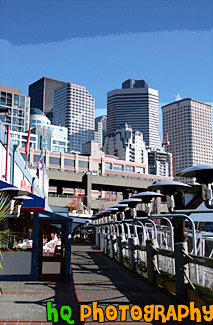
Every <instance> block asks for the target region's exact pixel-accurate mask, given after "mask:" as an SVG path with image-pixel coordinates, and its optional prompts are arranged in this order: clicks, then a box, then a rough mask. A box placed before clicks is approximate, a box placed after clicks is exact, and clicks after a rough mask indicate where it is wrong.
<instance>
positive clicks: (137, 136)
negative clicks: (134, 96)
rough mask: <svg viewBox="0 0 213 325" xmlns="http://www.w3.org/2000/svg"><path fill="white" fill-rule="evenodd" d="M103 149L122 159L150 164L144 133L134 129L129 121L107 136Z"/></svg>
mask: <svg viewBox="0 0 213 325" xmlns="http://www.w3.org/2000/svg"><path fill="white" fill-rule="evenodd" d="M103 151H104V152H105V154H107V155H112V156H116V157H118V158H119V159H121V160H125V161H130V162H136V163H141V164H145V165H146V166H148V154H147V150H146V147H145V142H144V140H143V134H142V133H141V132H139V131H134V130H133V129H132V128H131V126H129V125H128V124H127V123H125V124H124V125H120V126H119V127H118V128H117V129H116V130H115V132H113V133H110V134H108V135H107V136H106V137H105V139H104V145H103ZM129 171H130V170H129ZM146 172H148V170H147V171H146Z"/></svg>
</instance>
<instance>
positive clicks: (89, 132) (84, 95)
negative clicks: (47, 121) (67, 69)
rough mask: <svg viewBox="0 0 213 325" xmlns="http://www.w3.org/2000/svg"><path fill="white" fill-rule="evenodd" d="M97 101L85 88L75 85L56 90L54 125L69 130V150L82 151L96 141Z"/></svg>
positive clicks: (67, 85)
mask: <svg viewBox="0 0 213 325" xmlns="http://www.w3.org/2000/svg"><path fill="white" fill-rule="evenodd" d="M94 116H95V99H94V98H93V97H92V95H91V94H90V93H89V92H88V90H86V88H85V87H84V86H79V85H76V84H73V83H66V84H65V85H63V86H61V87H59V88H57V89H55V92H54V108H53V124H56V125H61V126H66V127H67V128H68V140H69V150H74V151H80V152H81V151H82V144H83V143H86V142H88V141H90V140H93V139H94V129H95V118H94Z"/></svg>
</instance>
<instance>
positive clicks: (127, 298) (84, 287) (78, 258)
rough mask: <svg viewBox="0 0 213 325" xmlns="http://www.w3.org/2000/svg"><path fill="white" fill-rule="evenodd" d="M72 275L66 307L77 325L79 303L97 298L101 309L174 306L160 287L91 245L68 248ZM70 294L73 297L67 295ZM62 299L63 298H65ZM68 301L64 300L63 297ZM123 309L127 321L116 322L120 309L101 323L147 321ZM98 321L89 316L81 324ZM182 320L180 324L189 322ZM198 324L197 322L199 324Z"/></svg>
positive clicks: (170, 322) (169, 322) (86, 302)
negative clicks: (70, 254)
mask: <svg viewBox="0 0 213 325" xmlns="http://www.w3.org/2000/svg"><path fill="white" fill-rule="evenodd" d="M72 276H73V284H72V285H71V284H70V288H72V289H71V290H74V292H73V293H72V294H71V295H70V293H69V297H70V300H69V301H70V306H71V307H73V308H72V309H73V317H74V319H75V320H76V323H77V324H83V322H80V320H79V315H80V305H82V304H86V305H90V306H91V305H92V302H94V301H97V302H98V307H102V308H103V310H105V308H106V307H107V306H108V305H114V306H116V307H117V306H118V305H130V307H131V306H132V305H138V306H140V307H141V308H142V310H143V307H144V306H145V305H151V304H155V305H163V306H164V307H165V309H166V310H167V307H168V305H170V304H172V305H176V301H175V299H174V298H173V297H172V296H170V295H169V294H166V293H165V292H164V291H163V289H162V290H161V289H160V288H157V287H154V286H151V285H150V284H148V283H146V282H145V281H144V280H143V279H142V278H141V277H140V276H139V275H138V274H136V273H134V272H131V271H129V270H128V269H127V268H125V267H124V266H122V265H120V264H118V263H117V262H116V261H114V260H112V259H110V258H109V257H107V256H105V255H104V254H103V253H102V252H100V250H98V249H97V248H96V247H92V246H85V245H84V246H80V245H79V246H77V245H75V246H73V247H72ZM72 296H73V300H72V299H71V297H72ZM65 300H66V299H64V301H65ZM66 301H67V302H68V300H66ZM129 314H130V313H129V312H127V321H126V322H121V321H120V316H121V314H120V311H119V312H118V318H117V321H111V322H109V321H107V320H106V318H105V323H111V324H113V323H116V324H119V323H122V324H128V323H132V324H133V323H134V324H147V323H145V322H143V321H139V322H137V321H133V320H131V317H130V315H129ZM90 322H91V324H96V323H97V324H98V322H97V320H96V321H92V318H91V317H90V318H88V319H85V323H86V324H88V323H90ZM193 323H194V322H190V321H187V320H184V324H193ZM150 324H162V322H161V317H160V320H159V321H154V320H153V321H151V322H150ZM166 324H180V322H175V321H168V322H166ZM200 324H201V323H200Z"/></svg>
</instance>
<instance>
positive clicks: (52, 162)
mask: <svg viewBox="0 0 213 325" xmlns="http://www.w3.org/2000/svg"><path fill="white" fill-rule="evenodd" d="M49 164H50V165H60V158H57V157H49Z"/></svg>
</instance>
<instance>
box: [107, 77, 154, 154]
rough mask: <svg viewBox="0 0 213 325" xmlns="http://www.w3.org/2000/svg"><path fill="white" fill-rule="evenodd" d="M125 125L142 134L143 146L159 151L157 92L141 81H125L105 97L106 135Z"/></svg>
mask: <svg viewBox="0 0 213 325" xmlns="http://www.w3.org/2000/svg"><path fill="white" fill-rule="evenodd" d="M125 123H127V124H128V125H130V126H131V127H132V128H133V130H135V131H140V132H142V133H143V138H144V141H145V143H146V146H149V147H156V148H158V147H159V112H158V91H157V90H155V89H151V88H149V87H148V85H147V83H146V82H145V81H144V80H133V79H129V80H126V81H125V82H123V84H122V89H115V90H112V91H110V92H108V94H107V132H108V133H111V132H114V131H115V129H116V128H118V127H119V125H122V124H125Z"/></svg>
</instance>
